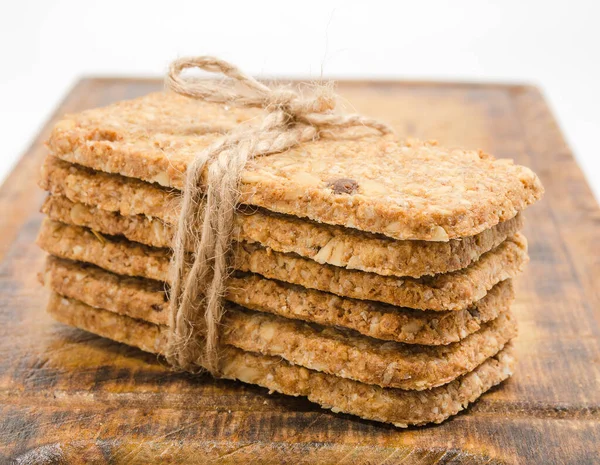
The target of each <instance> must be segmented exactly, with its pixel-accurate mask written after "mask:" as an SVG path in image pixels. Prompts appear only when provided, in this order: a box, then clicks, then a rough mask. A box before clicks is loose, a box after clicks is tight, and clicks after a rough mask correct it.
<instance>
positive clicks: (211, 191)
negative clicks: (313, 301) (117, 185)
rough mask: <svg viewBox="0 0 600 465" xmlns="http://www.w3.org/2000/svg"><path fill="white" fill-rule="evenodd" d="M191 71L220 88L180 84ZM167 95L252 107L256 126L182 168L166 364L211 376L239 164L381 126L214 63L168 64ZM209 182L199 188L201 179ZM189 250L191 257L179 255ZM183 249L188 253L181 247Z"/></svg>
mask: <svg viewBox="0 0 600 465" xmlns="http://www.w3.org/2000/svg"><path fill="white" fill-rule="evenodd" d="M190 68H199V69H202V70H205V71H209V72H213V73H219V74H222V75H224V76H226V77H228V78H229V79H226V80H221V81H213V80H192V79H184V78H183V77H182V72H183V71H184V70H186V69H190ZM166 85H167V87H168V88H169V89H171V90H172V91H174V92H176V93H178V94H180V95H184V96H187V97H190V98H194V99H199V100H205V101H208V102H215V103H220V104H226V105H231V106H237V107H258V108H263V109H265V110H266V116H265V117H264V119H263V120H262V122H261V124H260V125H258V126H256V125H255V126H251V125H247V124H242V125H240V126H238V127H236V128H235V129H234V130H232V131H231V132H230V133H228V134H227V135H226V136H224V137H223V138H222V139H220V140H219V141H217V142H216V143H214V144H213V145H211V146H210V147H208V148H207V149H206V150H204V151H203V152H201V153H199V154H198V155H197V156H196V157H195V158H194V160H193V161H192V162H191V163H190V164H189V166H188V168H187V172H186V180H185V186H184V192H183V201H182V208H181V213H180V216H179V220H178V225H177V232H176V235H175V238H174V243H173V258H172V260H171V268H170V282H171V295H170V332H169V349H168V351H167V359H168V361H169V363H171V364H172V365H173V366H174V367H175V368H179V369H184V370H186V371H199V370H201V369H206V370H208V371H210V372H211V373H212V374H213V375H215V376H218V375H219V373H220V370H219V326H220V322H221V319H222V316H223V311H224V309H223V302H222V299H223V296H224V295H225V291H226V280H227V277H228V275H229V272H230V270H229V267H228V263H227V255H228V252H229V249H230V248H231V234H232V230H233V224H234V216H235V212H236V206H237V205H238V201H239V189H238V187H239V183H240V178H241V175H242V172H243V170H244V167H245V166H246V163H247V162H248V161H249V160H252V159H253V158H254V157H257V156H264V155H270V154H274V153H278V152H282V151H285V150H287V149H289V148H292V147H294V146H297V145H299V144H301V143H303V142H307V141H311V140H315V139H317V138H318V137H319V135H320V133H321V132H322V131H324V130H331V129H336V128H351V127H357V126H362V127H367V128H372V129H374V130H376V131H378V132H380V133H382V134H387V133H390V132H392V130H391V129H390V128H389V126H387V125H386V124H383V123H380V122H378V121H376V120H374V119H370V118H366V117H363V116H361V115H344V114H338V113H335V111H334V110H335V99H336V96H335V94H334V92H333V90H332V86H331V85H324V86H318V87H316V89H315V91H314V94H313V95H312V96H311V97H309V98H305V97H303V96H301V95H300V94H299V93H298V92H295V91H294V90H292V89H289V88H272V87H268V86H266V85H264V84H261V83H260V82H258V81H257V80H255V79H254V78H252V77H251V76H248V75H247V74H245V73H243V72H242V71H241V70H240V69H239V68H237V67H236V66H234V65H232V64H230V63H227V62H226V61H223V60H220V59H218V58H214V57H207V56H206V57H194V58H182V59H179V60H176V61H174V62H173V63H172V64H171V67H170V69H169V74H168V76H167V78H166ZM205 169H207V171H208V176H207V179H206V182H205V185H204V186H202V185H201V178H202V173H203V171H204V170H205ZM190 245H191V247H192V250H193V254H192V255H191V256H190V255H188V254H187V252H186V250H187V248H188V247H189V246H190ZM186 246H187V247H186Z"/></svg>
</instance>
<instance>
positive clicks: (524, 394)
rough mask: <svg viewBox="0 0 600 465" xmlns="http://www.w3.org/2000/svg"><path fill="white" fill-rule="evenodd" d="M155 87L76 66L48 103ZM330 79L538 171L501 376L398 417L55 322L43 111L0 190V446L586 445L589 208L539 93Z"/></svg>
mask: <svg viewBox="0 0 600 465" xmlns="http://www.w3.org/2000/svg"><path fill="white" fill-rule="evenodd" d="M159 88H161V84H160V83H159V82H158V81H152V80H120V79H86V80H83V81H81V82H80V83H79V84H78V85H77V86H76V87H75V88H74V89H73V91H72V92H71V93H70V95H69V96H68V97H67V99H66V100H65V102H64V103H63V104H62V106H61V107H60V108H59V109H58V111H57V113H56V114H57V116H60V115H62V114H64V113H65V112H73V111H78V110H82V109H84V108H90V107H95V106H99V105H105V104H108V103H110V102H113V101H115V100H120V99H124V98H130V97H135V96H138V95H142V94H145V93H147V92H150V91H153V90H156V89H159ZM339 90H340V92H341V93H342V95H343V96H344V97H346V98H347V99H348V101H349V102H351V103H352V105H353V106H354V107H356V109H357V110H359V111H361V112H363V113H365V114H368V115H371V116H376V117H380V118H383V119H385V120H387V121H389V122H390V123H392V124H393V125H394V126H395V127H396V128H397V130H398V132H399V133H400V134H403V135H412V136H417V137H420V138H435V139H437V140H439V141H440V142H441V143H442V144H444V145H449V146H465V147H470V148H482V149H484V150H486V151H488V152H491V153H494V154H495V155H497V156H501V157H512V158H515V159H516V160H517V162H519V163H522V164H525V165H528V166H530V167H531V168H533V169H534V170H535V171H536V172H537V173H538V174H539V176H540V177H541V179H542V181H543V183H544V185H545V187H546V190H547V192H546V196H545V198H544V200H543V201H542V202H540V203H539V204H538V205H536V206H535V207H533V208H531V209H530V210H529V211H528V213H527V215H526V216H527V219H528V221H527V226H526V234H527V236H528V238H529V240H530V244H531V258H532V260H531V264H530V265H529V267H528V270H527V272H526V274H525V275H524V276H523V277H522V278H521V279H519V280H518V285H517V295H518V299H517V302H516V304H515V309H516V312H517V314H518V316H519V317H520V325H521V326H520V327H521V332H520V336H519V339H518V344H517V346H518V351H519V353H520V364H519V366H518V371H517V373H516V375H515V377H514V378H513V379H511V380H510V381H509V382H508V383H506V384H504V385H503V386H502V387H501V388H498V389H495V390H493V391H492V392H490V393H488V394H487V395H485V396H484V398H483V399H482V400H481V401H480V402H478V403H477V404H476V405H475V406H474V407H472V408H470V409H469V410H468V411H467V412H466V413H465V414H461V415H458V416H457V417H455V418H454V419H452V420H450V421H448V422H446V423H444V424H442V425H440V426H434V427H425V428H412V429H408V430H400V429H396V428H394V427H391V426H386V425H381V424H378V423H374V422H369V421H362V420H359V419H356V418H353V417H350V416H345V415H336V414H333V413H331V412H329V411H326V410H322V409H320V408H318V407H317V406H315V405H313V404H311V403H309V402H308V401H306V400H305V399H302V398H287V397H285V396H280V395H268V394H267V392H266V391H265V390H264V389H261V388H257V387H252V386H244V385H242V384H236V383H232V382H225V381H214V380H212V379H210V378H208V377H193V376H190V375H185V374H172V373H170V372H169V370H168V369H167V368H166V367H165V366H164V362H161V361H160V360H157V359H156V358H155V357H153V356H151V355H148V354H144V353H142V352H140V351H138V350H134V349H131V348H128V347H126V346H123V345H119V344H116V343H112V342H110V341H107V340H103V339H101V338H98V337H95V336H93V335H90V334H88V333H85V332H82V331H78V330H75V329H72V328H68V327H66V326H63V325H61V324H59V323H55V322H53V321H52V320H51V319H50V318H49V317H48V316H47V315H46V314H45V312H44V306H45V300H46V293H45V291H44V290H43V289H41V287H40V286H39V285H38V283H37V279H36V272H37V271H38V270H40V269H41V267H42V262H43V254H42V253H41V252H40V251H39V250H38V249H37V248H36V246H35V245H34V239H35V236H36V232H37V229H38V227H39V224H40V220H41V215H40V214H38V213H37V210H38V208H39V206H40V204H41V202H42V199H43V197H44V194H43V193H42V192H41V191H40V190H38V189H36V178H37V175H38V168H39V165H40V163H41V161H42V158H43V157H44V154H45V150H44V147H43V140H44V139H45V138H46V137H47V135H48V130H49V127H50V125H51V123H52V122H50V123H49V126H48V127H46V128H45V129H44V130H43V132H42V134H41V135H40V137H39V138H38V139H37V140H36V142H35V143H34V144H33V146H32V147H31V149H30V150H29V151H28V152H27V153H26V154H25V156H24V157H23V159H22V160H21V162H20V163H19V164H18V166H17V167H16V169H15V170H14V172H13V174H12V175H11V176H10V177H9V178H8V180H7V181H6V183H5V184H4V186H3V187H2V189H1V190H0V212H1V214H0V237H1V244H0V260H2V263H1V265H0V297H1V298H0V462H4V461H6V462H8V461H10V460H11V459H15V460H16V459H18V463H53V464H54V463H57V464H58V463H61V464H62V463H68V464H71V463H101V464H103V463H107V464H108V463H111V464H121V463H140V464H145V463H152V462H159V461H162V462H164V463H213V462H215V463H237V462H242V463H253V462H260V463H290V464H299V463H315V462H322V463H332V462H335V463H343V464H351V463H378V464H380V463H381V464H384V463H385V464H392V463H403V464H410V463H436V464H442V463H443V464H447V463H472V464H483V463H486V464H489V463H528V464H531V463H544V464H550V463H582V464H590V463H595V462H596V461H597V460H599V459H598V457H599V455H600V347H599V346H600V343H599V335H600V328H599V322H600V283H599V282H598V277H599V276H600V246H599V245H598V244H599V242H600V210H599V209H598V205H597V203H596V202H595V200H594V199H593V197H592V194H591V193H590V190H589V188H588V186H587V185H586V183H585V180H584V177H583V175H582V173H581V171H580V170H579V168H578V167H577V165H576V163H575V162H574V160H573V157H572V155H571V153H570V151H569V149H568V147H567V146H566V145H565V142H564V141H563V138H562V137H561V134H560V131H559V129H558V128H557V126H556V123H555V121H554V119H553V118H552V115H551V114H550V112H549V110H548V107H547V106H546V104H545V103H544V100H543V98H542V96H541V95H540V93H539V92H538V91H537V90H536V89H535V88H532V87H527V86H501V85H466V84H436V83H399V82H381V83H365V82H347V83H342V84H341V85H340V89H339ZM4 155H5V156H6V155H7V154H4ZM596 463H597V462H596Z"/></svg>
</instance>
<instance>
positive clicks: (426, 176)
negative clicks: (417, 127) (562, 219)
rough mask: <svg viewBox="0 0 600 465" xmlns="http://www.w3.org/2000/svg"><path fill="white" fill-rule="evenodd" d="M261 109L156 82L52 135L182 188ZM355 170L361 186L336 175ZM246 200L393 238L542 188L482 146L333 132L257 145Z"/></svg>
mask: <svg viewBox="0 0 600 465" xmlns="http://www.w3.org/2000/svg"><path fill="white" fill-rule="evenodd" d="M260 116H261V114H260V113H259V112H257V111H251V110H245V109H236V108H228V107H225V106H219V105H215V104H209V103H205V102H200V101H196V100H193V99H187V98H183V97H180V96H177V95H173V94H165V93H157V94H150V95H147V96H145V97H142V98H140V99H136V100H131V101H125V102H120V103H117V104H114V105H110V106H108V107H105V108H99V109H95V110H89V111H86V112H83V113H80V114H77V115H72V116H70V117H67V118H65V119H64V120H62V121H60V122H59V123H57V124H56V126H55V127H54V130H53V131H52V134H51V136H50V139H49V141H48V147H49V148H50V151H51V153H52V154H53V155H55V156H57V157H58V158H61V159H63V160H65V161H68V162H72V163H77V164H80V165H83V166H87V167H90V168H93V169H96V170H100V171H104V172H108V173H116V174H122V175H124V176H128V177H132V178H137V179H142V180H145V181H149V182H155V183H158V184H160V185H163V186H167V187H174V188H177V189H181V188H182V187H183V180H184V176H185V171H186V169H187V165H188V163H189V162H190V160H192V159H193V157H194V156H195V154H196V153H198V152H199V151H202V150H203V149H204V148H206V147H207V146H208V145H209V144H211V143H212V142H214V141H215V140H217V139H218V138H219V137H220V136H221V135H222V134H223V133H224V132H226V131H228V130H230V129H231V128H233V127H235V126H236V125H238V124H239V123H240V122H243V121H245V122H247V123H248V124H259V122H260V120H261V118H260ZM339 179H351V180H353V181H354V182H355V183H356V184H357V189H356V190H355V191H353V192H352V193H350V194H338V193H335V192H334V190H332V188H331V185H332V184H335V181H336V180H339ZM240 192H241V199H240V200H241V202H242V203H244V204H249V205H256V206H259V207H263V208H266V209H267V210H270V211H274V212H280V213H286V214H289V215H295V216H299V217H306V218H310V219H312V220H315V221H319V222H323V223H328V224H336V225H341V226H345V227H349V228H356V229H359V230H362V231H369V232H373V233H379V234H384V235H386V236H389V237H392V238H395V239H401V240H404V239H415V240H427V241H447V240H449V239H454V238H459V237H464V236H473V235H475V234H478V233H480V232H482V231H484V230H486V229H489V228H491V227H492V226H494V225H496V224H498V223H500V222H502V221H506V220H508V219H510V218H513V217H514V216H515V215H516V214H517V213H518V212H519V211H521V210H523V209H524V208H526V207H527V205H529V204H531V203H533V202H535V201H536V200H538V199H539V198H540V197H541V195H542V192H543V188H542V186H541V183H540V181H539V179H538V178H537V176H535V174H534V173H533V172H531V171H530V170H529V169H528V168H525V167H522V166H518V165H514V164H513V163H512V161H510V160H495V159H494V158H493V157H491V156H489V155H486V154H483V153H481V152H476V151H466V150H447V149H443V148H441V147H438V146H436V145H433V144H429V143H419V142H412V143H400V142H398V141H396V140H394V139H393V138H390V137H379V136H377V137H375V136H372V137H362V138H357V139H351V138H349V137H348V135H347V134H333V135H330V136H329V137H323V138H322V139H320V140H318V141H314V142H308V143H305V144H302V145H301V146H299V147H297V148H294V149H291V150H288V151H286V152H283V153H280V154H275V155H271V156H268V157H259V158H257V159H255V160H253V161H252V162H250V163H249V164H248V166H247V167H246V170H245V172H244V173H243V175H242V179H241V185H240Z"/></svg>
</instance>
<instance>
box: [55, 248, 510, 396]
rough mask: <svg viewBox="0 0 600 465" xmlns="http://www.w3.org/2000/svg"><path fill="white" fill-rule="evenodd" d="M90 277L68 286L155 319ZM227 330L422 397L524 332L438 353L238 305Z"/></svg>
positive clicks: (503, 332)
mask: <svg viewBox="0 0 600 465" xmlns="http://www.w3.org/2000/svg"><path fill="white" fill-rule="evenodd" d="M50 261H52V259H50ZM89 271H90V270H89V268H87V267H85V266H81V265H80V266H79V267H77V264H74V267H73V271H72V273H71V274H68V275H67V280H70V281H71V282H73V281H76V280H87V286H86V287H87V290H88V291H89V293H90V294H92V295H93V294H99V293H101V292H103V293H106V295H107V296H108V299H105V300H108V302H107V303H108V304H109V305H108V306H106V307H102V306H99V307H100V308H104V309H105V310H109V311H116V312H117V313H120V314H123V315H126V316H130V317H136V316H140V315H141V314H143V313H145V314H146V315H152V310H151V308H150V309H140V310H137V309H132V307H133V305H132V303H131V301H129V300H127V299H133V300H138V301H143V300H145V298H146V296H144V295H135V292H131V288H132V286H131V285H130V280H131V279H132V278H125V280H124V282H123V286H124V287H125V288H126V289H125V290H123V289H121V287H122V286H121V284H120V283H119V282H118V280H114V279H112V276H108V280H107V281H106V282H102V278H107V276H106V274H105V276H100V279H98V274H96V276H95V279H86V278H87V277H89ZM86 275H87V276H86ZM113 276H115V275H113ZM117 278H119V277H118V276H117ZM46 281H47V282H48V284H49V287H51V289H52V290H53V291H55V292H57V291H59V289H60V290H62V291H66V292H64V294H62V293H61V295H63V296H65V297H68V298H73V299H76V300H80V301H81V302H83V303H86V304H88V303H97V301H96V299H95V298H94V297H88V295H86V294H82V293H76V292H73V291H74V290H75V289H74V288H73V287H71V286H69V285H68V284H67V285H62V286H57V287H54V286H53V285H52V284H53V283H55V282H56V279H53V278H52V277H49V278H47V279H46ZM99 281H100V282H99ZM140 288H142V287H141V286H140ZM141 293H143V294H146V295H147V294H148V290H147V288H142V291H141ZM77 297H82V299H77ZM149 297H150V298H151V296H149ZM132 310H133V311H132ZM146 321H148V320H146ZM149 322H152V321H149ZM221 323H222V328H223V330H222V332H221V335H220V337H221V339H220V340H221V342H222V344H226V345H232V346H234V347H237V348H238V349H242V350H246V351H249V352H258V353H261V354H264V355H272V356H278V357H282V358H284V359H285V360H287V361H289V362H290V363H293V364H295V365H300V366H304V367H306V368H310V369H312V370H316V371H322V372H325V373H329V374H333V375H335V376H340V377H342V378H349V379H353V380H356V381H360V382H363V383H366V384H376V385H378V386H382V387H396V388H400V389H415V390H423V389H430V388H432V387H435V386H440V385H442V384H446V383H448V382H450V381H452V380H453V379H455V378H457V377H459V376H461V375H463V374H464V373H466V372H469V371H471V370H473V369H475V368H476V367H477V366H478V365H480V364H481V363H483V362H484V361H485V360H486V359H487V358H489V357H492V356H494V355H495V354H496V353H498V352H499V351H500V350H501V349H502V348H503V347H504V345H505V344H506V343H507V342H508V341H509V340H510V339H512V338H513V337H515V336H516V332H517V326H516V321H515V320H514V318H513V317H512V315H511V314H510V312H504V313H502V314H501V315H500V316H499V317H498V318H496V319H495V320H493V321H491V322H489V323H486V324H485V325H484V326H483V328H482V329H480V330H479V331H477V332H476V333H474V334H471V335H469V336H467V337H466V338H465V339H464V340H462V341H460V342H456V343H453V344H450V345H447V346H433V347H432V346H419V345H407V344H399V343H396V342H386V341H380V340H377V339H373V338H369V337H365V336H361V335H358V334H356V333H355V332H353V331H348V330H342V329H339V328H337V329H336V328H331V327H324V326H321V325H316V324H307V323H303V322H300V321H298V320H290V319H288V318H282V317H280V316H276V315H273V314H267V313H262V312H255V311H251V310H248V309H244V308H243V307H239V306H236V305H228V306H227V312H226V313H225V315H224V317H223V320H222V322H221Z"/></svg>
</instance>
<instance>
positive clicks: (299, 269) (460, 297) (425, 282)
mask: <svg viewBox="0 0 600 465" xmlns="http://www.w3.org/2000/svg"><path fill="white" fill-rule="evenodd" d="M38 244H39V245H40V247H41V248H42V249H44V250H46V251H47V252H48V253H50V254H52V255H56V256H58V257H61V258H68V259H71V260H77V261H82V262H88V263H92V264H94V265H97V266H99V267H101V268H104V269H106V270H108V271H111V272H113V273H117V274H123V275H128V276H141V277H145V278H150V279H155V280H158V281H166V280H167V273H168V266H169V251H168V250H167V249H159V248H152V247H148V246H145V245H143V244H139V243H136V242H130V241H127V240H126V239H123V238H118V237H115V236H111V237H106V238H105V237H102V236H97V235H94V234H93V233H92V232H91V230H87V229H85V228H81V227H79V226H72V225H66V224H63V223H58V222H55V221H52V220H48V219H45V220H44V222H43V223H42V228H41V230H40V234H39V236H38ZM232 255H233V257H232V266H233V268H234V269H236V270H239V271H245V272H251V273H257V274H260V275H262V276H264V277H266V278H269V279H275V280H279V281H285V282H289V283H291V284H297V285H300V286H303V287H306V288H310V289H316V290H320V291H324V292H330V293H333V294H337V295H340V296H343V297H351V298H355V299H362V300H374V301H377V302H384V303H388V304H391V305H396V306H401V307H409V308H414V309H420V310H435V311H444V310H463V309H466V308H468V307H469V306H471V305H472V304H473V303H475V302H477V301H478V300H480V299H482V298H483V297H484V296H485V295H486V294H487V292H488V291H489V290H490V289H491V288H492V287H493V286H494V285H496V284H497V283H499V282H501V281H504V280H506V279H509V278H513V277H514V276H516V275H517V274H518V273H519V272H520V271H521V269H522V268H523V266H524V265H525V263H526V262H527V260H528V257H527V244H526V241H525V238H524V237H523V236H522V235H521V234H519V233H517V234H516V235H514V236H512V237H511V238H509V239H507V240H506V241H504V242H503V243H502V244H500V245H499V246H498V247H496V248H495V249H494V250H492V251H490V252H488V253H486V254H484V255H483V256H482V257H481V258H480V259H479V260H478V261H477V262H475V263H474V264H472V265H471V266H469V267H467V268H465V269H463V270H459V271H455V272H452V273H446V274H441V275H436V276H433V277H427V278H420V279H414V278H402V279H399V278H395V277H389V276H379V275H376V274H374V273H364V272H362V271H353V270H346V269H344V268H339V267H334V266H330V265H320V264H318V263H316V262H314V261H313V260H309V259H305V258H302V257H299V256H298V255H294V254H281V253H278V252H272V251H271V250H269V249H265V248H264V247H260V246H258V245H256V244H245V243H237V244H235V245H234V249H233V254H232Z"/></svg>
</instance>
